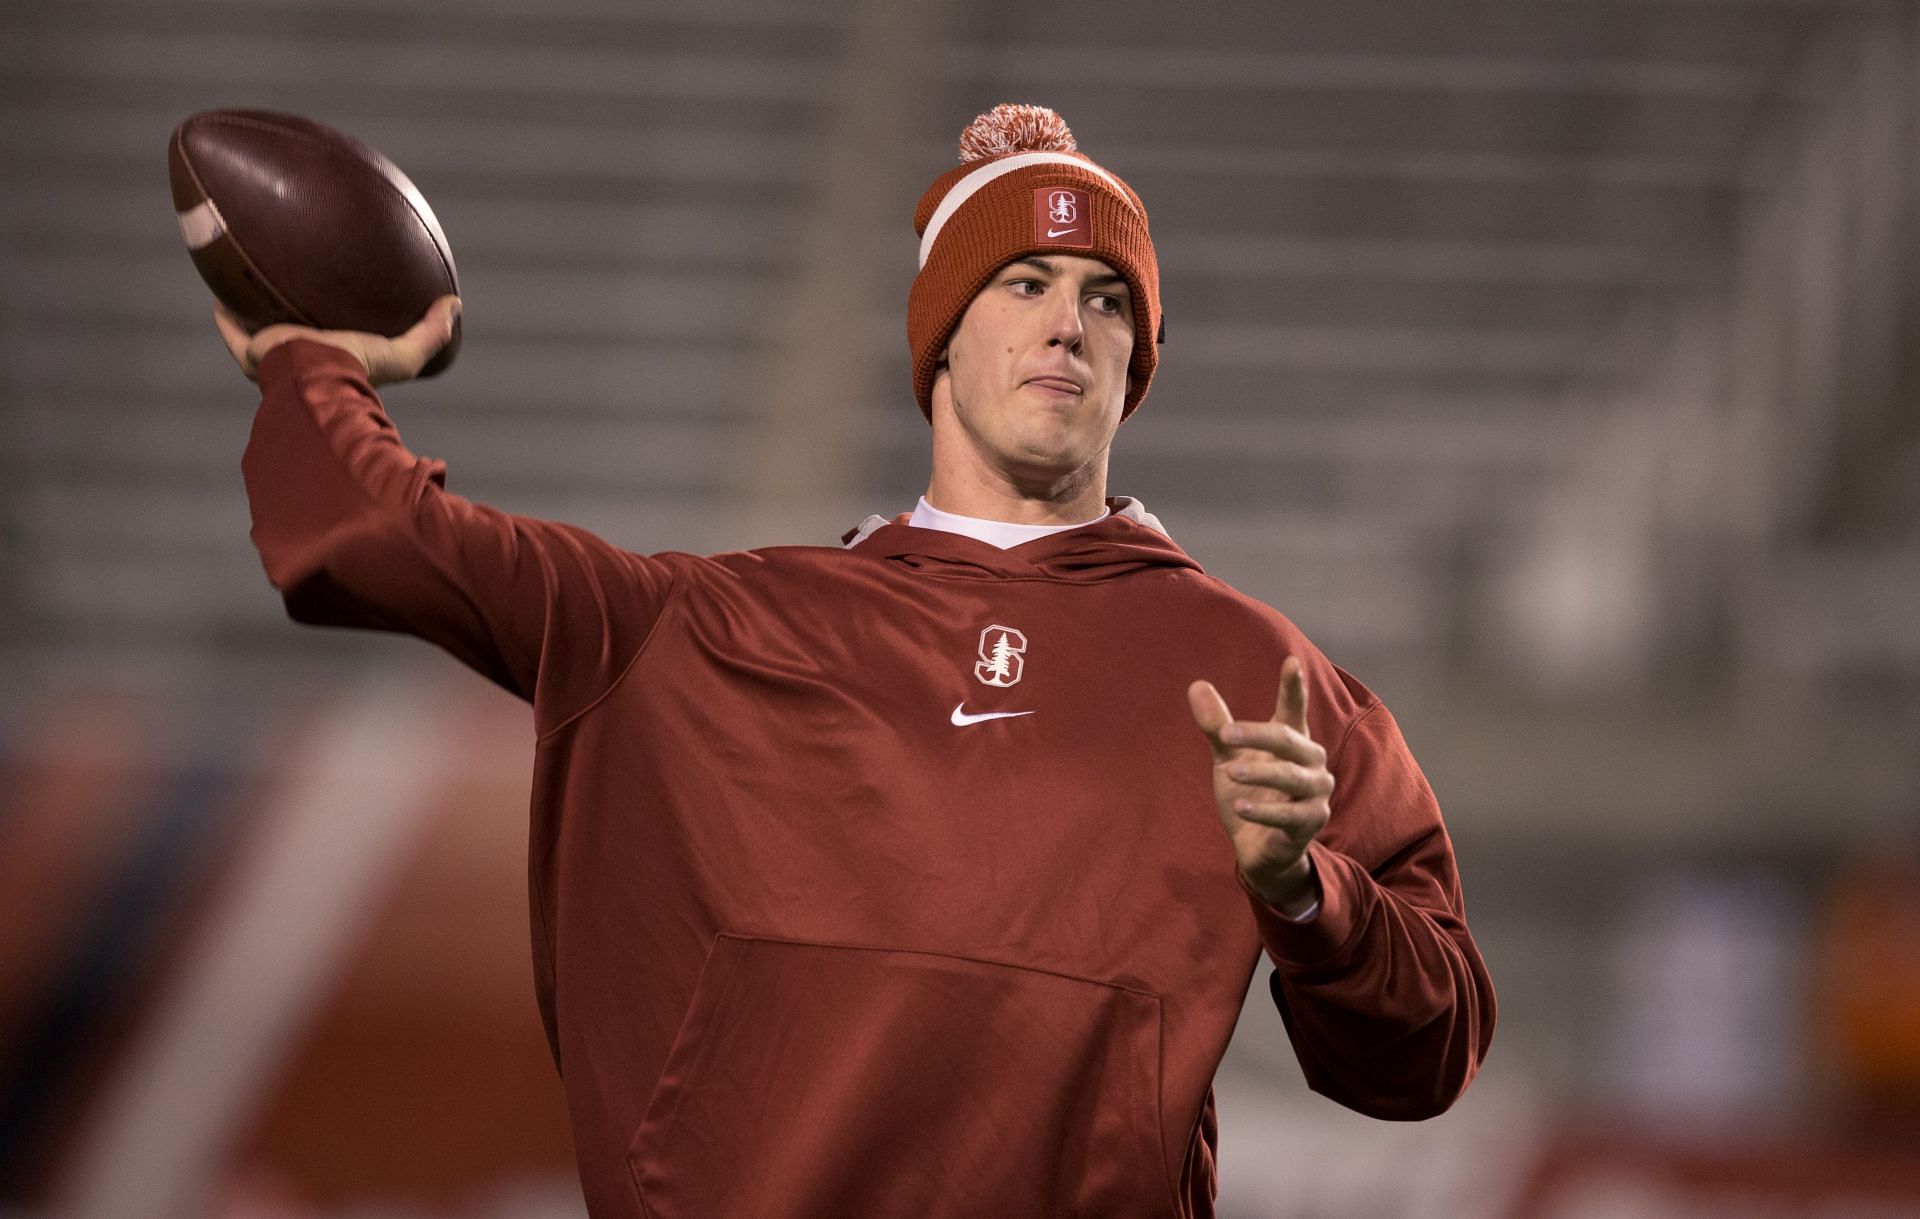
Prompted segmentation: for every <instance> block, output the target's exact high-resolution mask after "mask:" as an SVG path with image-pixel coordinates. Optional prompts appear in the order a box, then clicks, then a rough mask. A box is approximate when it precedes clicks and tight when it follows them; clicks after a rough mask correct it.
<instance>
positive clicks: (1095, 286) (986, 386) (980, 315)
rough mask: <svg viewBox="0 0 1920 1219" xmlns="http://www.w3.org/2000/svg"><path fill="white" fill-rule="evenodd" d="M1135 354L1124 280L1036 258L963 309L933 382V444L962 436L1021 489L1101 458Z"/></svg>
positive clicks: (1069, 261)
mask: <svg viewBox="0 0 1920 1219" xmlns="http://www.w3.org/2000/svg"><path fill="white" fill-rule="evenodd" d="M1132 356H1133V301H1132V298H1131V295H1130V294H1129V292H1128V289H1127V281H1126V280H1125V279H1123V278H1121V277H1120V276H1119V275H1118V274H1116V273H1115V271H1114V270H1113V268H1112V267H1109V266H1108V265H1107V264H1106V263H1104V262H1101V261H1100V260H1098V259H1095V258H1081V257H1079V256H1077V255H1071V254H1045V255H1029V256H1027V257H1025V258H1021V259H1018V260H1016V261H1014V262H1012V263H1009V264H1008V265H1007V266H1005V267H1002V268H1001V269H1000V271H999V273H998V274H996V275H995V276H994V277H993V279H992V280H990V281H989V282H988V284H987V286H986V287H985V288H983V289H981V290H980V293H979V295H977V296H975V297H974V298H973V301H972V303H971V304H969V305H968V306H967V311H966V313H964V314H963V315H961V318H960V324H959V325H958V326H956V327H955V328H954V332H953V337H952V338H951V339H950V340H949V341H948V343H947V349H946V368H945V369H944V370H943V371H941V372H940V373H938V374H937V375H936V377H935V380H934V387H933V403H934V431H935V445H936V447H939V446H941V445H943V444H951V443H952V442H954V441H960V442H962V443H963V444H964V445H965V446H966V447H967V448H968V449H970V450H971V452H972V454H973V455H974V456H975V457H977V458H978V459H979V460H980V461H982V462H984V463H985V464H986V465H987V466H988V467H990V472H992V473H996V474H998V475H999V476H1001V477H1003V478H1005V479H1008V480H1010V481H1011V482H1013V483H1014V484H1015V485H1017V486H1018V487H1020V488H1021V489H1022V490H1023V491H1026V492H1029V493H1033V492H1046V491H1047V490H1048V489H1049V488H1056V487H1059V486H1060V485H1061V484H1062V483H1063V482H1070V481H1072V480H1073V479H1075V477H1076V476H1077V475H1079V474H1081V473H1082V472H1084V471H1086V470H1088V469H1089V467H1091V466H1092V465H1094V464H1095V463H1098V465H1099V467H1100V472H1101V473H1102V475H1103V481H1104V471H1105V459H1106V452H1107V447H1108V445H1109V444H1111V443H1112V441H1113V434H1114V431H1115V429H1117V428H1118V427H1119V426H1120V412H1121V408H1122V406H1123V405H1124V404H1125V402H1126V394H1127V366H1128V363H1129V361H1130V360H1131V359H1132Z"/></svg>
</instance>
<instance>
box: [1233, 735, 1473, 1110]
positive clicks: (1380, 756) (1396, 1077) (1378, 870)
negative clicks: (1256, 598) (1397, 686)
mask: <svg viewBox="0 0 1920 1219" xmlns="http://www.w3.org/2000/svg"><path fill="white" fill-rule="evenodd" d="M1327 768H1328V769H1329V770H1330V771H1332V772H1333V775H1334V779H1335V781H1336V786H1335V788H1334V796H1333V802H1332V815H1331V817H1330V818H1329V819H1328V822H1327V827H1326V829H1325V830H1324V831H1323V832H1322V834H1321V836H1320V838H1319V839H1317V840H1316V841H1315V842H1314V843H1313V845H1312V846H1310V847H1309V848H1308V850H1309V852H1310V853H1311V855H1312V859H1313V866H1314V870H1315V872H1316V873H1317V875H1318V877H1319V881H1320V889H1321V905H1320V912H1319V915H1318V916H1317V917H1315V918H1313V919H1311V920H1310V921H1308V922H1304V923H1295V922H1292V921H1290V920H1289V919H1287V918H1286V917H1285V916H1284V915H1283V914H1281V913H1280V912H1279V911H1278V910H1275V909H1273V908H1272V907H1270V906H1268V905H1267V904H1266V903H1265V902H1264V901H1262V900H1261V899H1260V898H1259V897H1257V896H1255V895H1254V894H1253V893H1252V892H1251V890H1249V891H1248V898H1249V900H1250V901H1251V902H1252V904H1253V909H1254V917H1255V920H1256V922H1257V923H1258V924H1259V928H1260V938H1261V941H1262V943H1263V944H1264V945H1265V946H1266V950H1267V955H1268V957H1269V958H1270V959H1271V960H1272V961H1273V963H1274V966H1275V968H1274V972H1273V976H1272V978H1271V979H1270V982H1269V986H1270V989H1271V990H1272V992H1273V1001H1274V1003H1275V1005H1276V1006H1277V1007H1278V1008H1279V1009H1280V1016H1281V1019H1282V1020H1283V1021H1284V1022H1285V1024H1286V1027H1287V1035H1288V1037H1289V1038H1290V1039H1291V1040H1292V1042H1293V1047H1294V1052H1295V1054H1296V1055H1297V1056H1298V1058H1299V1060H1300V1065H1301V1069H1302V1070H1303V1072H1304V1073H1305V1075H1306V1078H1307V1083H1308V1086H1310V1087H1311V1088H1312V1089H1313V1090H1314V1091H1316V1092H1319V1093H1321V1094H1322V1095H1324V1096H1327V1097H1329V1098H1331V1099H1333V1100H1336V1101H1338V1102H1339V1103H1341V1104H1343V1105H1345V1106H1347V1107H1348V1108H1350V1109H1354V1110H1357V1111H1359V1112H1361V1113H1365V1114H1368V1115H1369V1116H1372V1117H1379V1118H1392V1119H1401V1120H1417V1119H1420V1118H1427V1117H1432V1116H1434V1115H1436V1114H1439V1113H1442V1112H1444V1111H1445V1110H1446V1109H1447V1108H1448V1107H1449V1106H1451V1105H1452V1104H1453V1102H1454V1101H1455V1100H1457V1099H1458V1098H1459V1097H1460V1095H1461V1093H1463V1092H1464V1091H1466V1088H1467V1084H1468V1083H1469V1082H1470V1081H1471V1080H1472V1079H1473V1076H1474V1073H1475V1072H1476V1071H1477V1070H1478V1069H1479V1066H1480V1062H1481V1060H1482V1059H1483V1058H1485V1056H1486V1053H1487V1047H1488V1046H1489V1044H1490V1043H1491V1042H1492V1039H1493V1023H1494V996H1493V983H1492V980H1491V979H1490V978H1489V977H1488V975H1487V968H1486V964H1485V962H1484V961H1483V960H1482V959H1481V957H1480V950H1479V949H1478V948H1477V947H1476V946H1475V945H1474V942H1473V936H1472V935H1471V934H1470V933H1469V932H1468V930H1467V923H1466V914H1465V909H1464V906H1463V904H1462V899H1461V892H1460V878H1459V873H1458V871H1457V869H1456V867H1455V864H1454V857H1453V846H1452V843H1451V841H1450V840H1449V839H1448V837H1447V831H1446V827H1445V826H1444V825H1443V824H1442V823H1441V820H1440V806H1439V803H1438V801H1436V800H1435V798H1434V795H1433V789H1432V788H1431V787H1430V786H1428V784H1427V781H1426V777H1425V776H1424V775H1422V774H1421V772H1420V768H1419V765H1418V764H1417V763H1416V762H1415V761H1414V759H1413V754H1412V752H1411V751H1410V750H1409V749H1408V748H1407V744H1406V741H1405V740H1404V739H1403V738H1402V737H1401V735H1400V729H1399V726H1398V725H1397V724H1395V722H1394V719H1393V716H1392V715H1391V714H1390V713H1389V712H1388V711H1387V709H1386V707H1385V706H1383V705H1382V704H1381V703H1380V702H1379V701H1378V700H1377V699H1375V700H1373V701H1371V702H1370V703H1368V704H1367V705H1366V706H1365V707H1363V708H1362V709H1361V710H1360V711H1359V712H1358V714H1357V715H1356V716H1355V718H1354V719H1353V720H1352V721H1351V723H1350V724H1349V725H1348V728H1347V730H1346V732H1345V734H1344V736H1343V737H1342V739H1341V740H1340V742H1339V743H1338V745H1337V747H1336V748H1335V749H1334V751H1333V752H1332V754H1331V756H1330V759H1329V761H1328V765H1327ZM1242 887H1243V888H1244V887H1245V886H1244V884H1243V886H1242Z"/></svg>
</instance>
